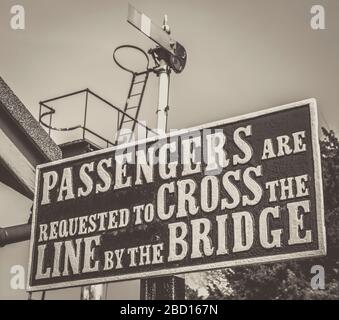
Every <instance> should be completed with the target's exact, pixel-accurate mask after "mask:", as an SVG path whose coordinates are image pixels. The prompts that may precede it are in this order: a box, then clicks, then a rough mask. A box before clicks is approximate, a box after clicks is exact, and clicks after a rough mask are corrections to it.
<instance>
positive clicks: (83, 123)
mask: <svg viewBox="0 0 339 320" xmlns="http://www.w3.org/2000/svg"><path fill="white" fill-rule="evenodd" d="M79 95H84V96H85V99H84V108H83V115H81V114H80V116H79V118H80V120H78V122H79V123H77V124H75V125H72V126H69V127H62V126H57V125H55V124H54V121H53V116H54V115H55V113H56V107H55V106H51V103H55V102H56V101H59V100H63V99H67V98H70V97H74V96H79ZM89 97H94V98H95V99H97V100H98V101H100V102H102V103H103V104H104V105H105V106H106V107H108V108H109V109H110V110H113V111H114V112H115V113H116V115H114V116H113V119H112V120H113V122H112V123H114V121H116V132H115V133H114V134H112V137H105V136H103V135H102V134H99V133H97V132H96V131H95V129H90V128H89V125H88V108H89ZM39 105H40V108H39V123H40V124H41V125H43V126H44V127H45V128H47V129H48V134H49V135H50V136H51V133H52V131H58V132H67V131H68V132H69V131H75V130H80V131H81V138H82V139H83V140H85V139H88V135H92V136H94V137H96V138H97V139H99V140H100V141H101V142H102V143H103V144H104V145H100V146H99V148H101V147H103V146H105V147H110V146H115V145H117V144H118V136H119V134H118V130H119V128H121V121H122V118H123V117H126V118H128V119H129V120H130V122H133V123H135V125H134V126H133V127H132V128H133V129H131V131H132V132H131V135H130V136H132V134H133V133H134V130H135V129H134V128H135V127H137V126H141V127H143V128H144V130H145V132H146V137H148V136H149V135H150V134H152V135H156V132H155V131H154V130H152V129H150V128H149V127H147V126H146V125H145V124H143V123H142V122H140V121H138V120H137V119H135V118H133V117H131V116H130V115H129V114H127V113H126V112H124V111H123V110H121V109H120V108H118V107H116V106H115V105H113V104H112V103H110V102H109V101H107V100H106V99H104V98H102V97H100V96H99V95H98V94H96V93H94V92H93V91H91V90H90V89H88V88H87V89H83V90H80V91H75V92H72V93H69V94H65V95H62V96H58V97H55V98H52V99H48V100H44V101H41V102H40V103H39ZM114 117H115V119H114ZM88 140H89V141H90V140H91V139H88ZM92 143H93V141H92Z"/></svg>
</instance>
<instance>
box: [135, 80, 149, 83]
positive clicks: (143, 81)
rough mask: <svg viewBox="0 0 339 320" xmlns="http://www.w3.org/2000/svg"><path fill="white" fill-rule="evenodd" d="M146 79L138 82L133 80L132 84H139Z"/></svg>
mask: <svg viewBox="0 0 339 320" xmlns="http://www.w3.org/2000/svg"><path fill="white" fill-rule="evenodd" d="M145 82H146V81H145V80H142V81H138V82H133V84H139V83H145Z"/></svg>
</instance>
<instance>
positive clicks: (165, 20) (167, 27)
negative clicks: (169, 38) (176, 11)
mask: <svg viewBox="0 0 339 320" xmlns="http://www.w3.org/2000/svg"><path fill="white" fill-rule="evenodd" d="M167 20H168V18H167V14H165V15H164V21H163V23H162V29H163V30H164V31H165V32H167V33H168V34H171V29H170V27H169V25H168V22H167Z"/></svg>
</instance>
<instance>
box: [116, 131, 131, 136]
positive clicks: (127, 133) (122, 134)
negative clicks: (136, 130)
mask: <svg viewBox="0 0 339 320" xmlns="http://www.w3.org/2000/svg"><path fill="white" fill-rule="evenodd" d="M131 134H132V132H126V133H120V134H119V137H123V136H127V135H131Z"/></svg>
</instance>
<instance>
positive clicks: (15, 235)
mask: <svg viewBox="0 0 339 320" xmlns="http://www.w3.org/2000/svg"><path fill="white" fill-rule="evenodd" d="M30 237H31V224H21V225H17V226H12V227H6V228H0V247H4V246H6V245H8V244H12V243H17V242H22V241H27V240H29V239H30Z"/></svg>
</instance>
